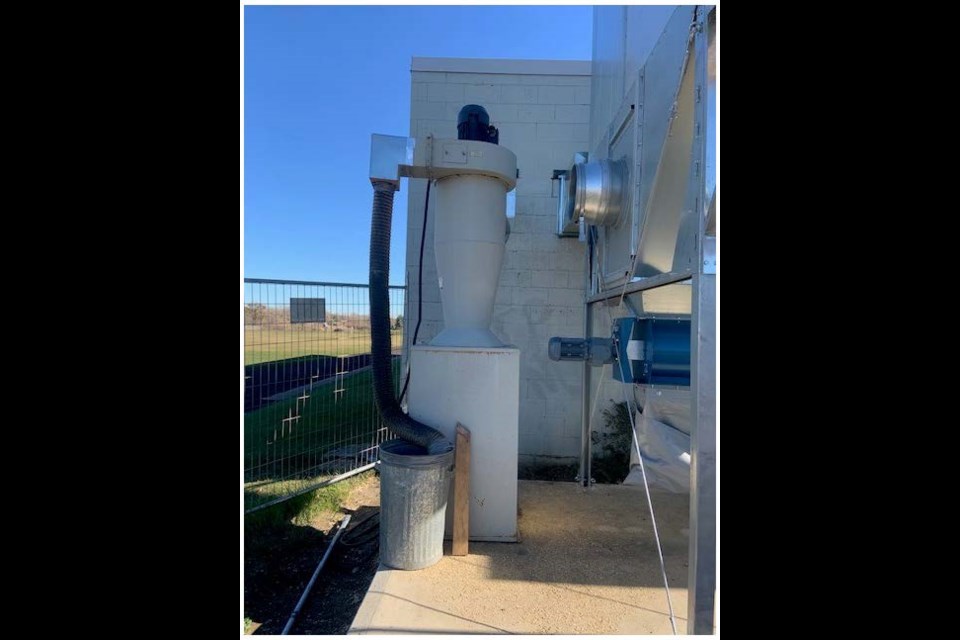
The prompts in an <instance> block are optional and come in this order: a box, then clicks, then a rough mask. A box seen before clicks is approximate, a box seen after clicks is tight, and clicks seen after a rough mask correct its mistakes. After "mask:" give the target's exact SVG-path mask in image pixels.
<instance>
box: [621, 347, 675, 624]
mask: <svg viewBox="0 0 960 640" xmlns="http://www.w3.org/2000/svg"><path fill="white" fill-rule="evenodd" d="M614 344H616V341H615V343H614ZM619 353H620V348H619V345H617V354H618V357H617V362H618V363H620V376H621V377H622V378H623V380H626V379H627V372H626V371H624V369H623V360H622V359H621V358H620V357H619ZM625 384H626V383H624V384H621V385H620V388H621V389H622V390H623V400H624V402H626V403H627V414H629V416H630V429H631V433H632V434H633V446H634V448H635V449H636V450H637V460H639V461H640V474H641V475H642V476H643V490H644V491H645V492H646V494H647V506H648V507H649V508H650V522H651V524H653V537H654V539H655V540H656V541H657V555H658V556H659V557H660V573H661V575H663V588H664V590H665V591H666V592H667V607H668V608H669V609H670V626H671V628H673V635H677V619H676V617H675V616H674V614H673V599H672V598H671V597H670V583H669V582H668V581H667V567H666V565H665V564H664V562H663V548H662V547H661V546H660V531H659V530H658V528H657V516H656V515H654V513H653V500H651V499H650V485H649V484H647V470H646V467H645V465H644V464H643V454H642V453H640V442H639V440H638V438H637V425H636V423H635V422H634V419H633V416H634V411H633V409H631V408H630V399H629V398H628V397H627V388H626V386H624V385H625Z"/></svg>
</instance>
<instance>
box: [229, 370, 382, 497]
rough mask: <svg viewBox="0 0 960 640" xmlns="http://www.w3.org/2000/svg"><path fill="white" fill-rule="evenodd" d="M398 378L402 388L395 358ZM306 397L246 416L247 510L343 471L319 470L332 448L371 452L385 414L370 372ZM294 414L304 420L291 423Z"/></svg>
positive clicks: (331, 383)
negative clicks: (354, 447)
mask: <svg viewBox="0 0 960 640" xmlns="http://www.w3.org/2000/svg"><path fill="white" fill-rule="evenodd" d="M393 378H394V385H395V387H399V382H400V361H399V359H396V360H394V369H393ZM304 395H309V397H308V398H306V399H305V400H302V399H299V398H298V397H297V396H296V395H294V396H293V397H291V398H289V399H287V400H282V401H279V402H275V403H272V404H268V405H266V406H264V407H261V408H260V409H257V410H256V411H251V412H249V413H247V414H245V416H244V443H245V450H244V464H245V468H246V469H247V478H246V480H247V485H246V489H245V495H246V504H247V508H251V507H254V506H257V505H258V504H262V503H264V502H268V501H270V500H272V499H274V498H276V497H278V496H282V495H289V494H290V493H294V492H296V491H298V490H301V489H303V488H306V487H308V486H310V485H313V484H316V483H318V482H321V481H323V480H325V479H326V478H329V477H332V473H333V472H335V471H337V470H333V469H322V468H319V469H318V468H317V465H318V464H320V463H321V462H323V461H324V460H326V459H328V458H325V457H324V455H323V454H324V453H325V452H327V451H329V450H330V449H333V448H338V447H344V446H348V445H358V447H359V448H366V447H367V446H369V445H370V443H371V442H372V441H373V436H374V433H375V431H376V429H378V428H379V416H378V415H377V409H376V406H375V405H374V401H373V378H372V373H371V371H370V370H369V369H368V370H366V371H358V372H356V373H354V374H351V375H348V376H345V377H343V378H341V379H340V380H336V379H335V378H334V379H330V380H328V381H324V382H323V383H320V384H317V385H314V387H313V389H312V390H309V391H306V392H305V393H304ZM291 415H293V416H296V415H299V416H300V418H299V419H297V420H292V421H291V420H286V419H287V418H289V417H290V416H291ZM344 462H348V463H349V462H351V461H350V460H349V459H348V460H346V461H344ZM338 466H339V465H338ZM339 471H342V469H339ZM334 486H339V485H334Z"/></svg>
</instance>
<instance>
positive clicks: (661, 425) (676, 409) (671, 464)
mask: <svg viewBox="0 0 960 640" xmlns="http://www.w3.org/2000/svg"><path fill="white" fill-rule="evenodd" d="M636 425H637V432H638V433H637V442H638V443H639V445H640V452H641V453H642V454H643V463H644V468H645V469H646V471H647V482H648V483H649V484H650V487H651V488H654V487H655V488H658V489H661V490H664V491H669V492H671V493H689V492H690V429H691V420H690V391H689V390H686V389H683V390H673V389H666V390H652V389H651V390H647V393H646V403H645V405H644V407H643V411H642V412H640V411H638V412H637V416H636ZM630 448H631V452H630V474H629V475H628V476H627V478H626V479H625V480H624V481H623V483H624V484H643V478H642V476H641V474H640V467H639V466H638V464H639V461H638V460H637V451H636V448H635V447H634V446H633V443H631V445H630Z"/></svg>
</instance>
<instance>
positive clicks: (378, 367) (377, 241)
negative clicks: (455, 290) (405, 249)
mask: <svg viewBox="0 0 960 640" xmlns="http://www.w3.org/2000/svg"><path fill="white" fill-rule="evenodd" d="M393 192H394V187H393V185H392V184H390V183H388V182H377V183H374V185H373V219H372V220H371V223H370V339H371V340H370V341H371V343H372V349H371V360H372V367H373V396H374V399H375V400H376V403H377V410H378V411H379V412H380V417H381V418H382V419H383V421H384V422H385V423H386V426H387V428H388V429H389V430H390V431H392V432H393V433H395V434H396V435H397V436H398V437H400V438H402V439H404V440H406V441H407V442H412V443H413V444H416V445H419V446H421V447H423V448H424V449H426V450H427V451H426V452H427V453H428V454H430V455H434V454H439V453H446V452H448V451H453V443H451V442H450V441H449V440H447V439H446V438H445V437H444V436H443V434H442V433H440V432H439V431H437V430H436V429H434V428H433V427H428V426H427V425H425V424H423V423H422V422H418V421H416V420H414V419H413V418H411V417H410V416H408V415H407V414H405V413H404V412H403V410H402V409H401V408H400V403H399V402H397V398H396V396H395V395H394V390H393V361H392V355H391V351H392V346H391V344H390V290H389V285H390V224H391V222H392V221H393Z"/></svg>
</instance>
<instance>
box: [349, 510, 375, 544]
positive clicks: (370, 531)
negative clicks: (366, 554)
mask: <svg viewBox="0 0 960 640" xmlns="http://www.w3.org/2000/svg"><path fill="white" fill-rule="evenodd" d="M379 536H380V512H379V511H377V512H376V513H373V514H371V515H369V516H367V517H366V518H364V519H363V520H361V521H360V522H359V523H357V524H356V525H355V526H354V527H352V528H351V529H350V530H349V531H345V532H344V534H343V535H342V536H340V544H341V545H343V546H344V547H359V546H362V545H365V544H367V543H369V542H372V541H373V540H376V539H377V538H379Z"/></svg>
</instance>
